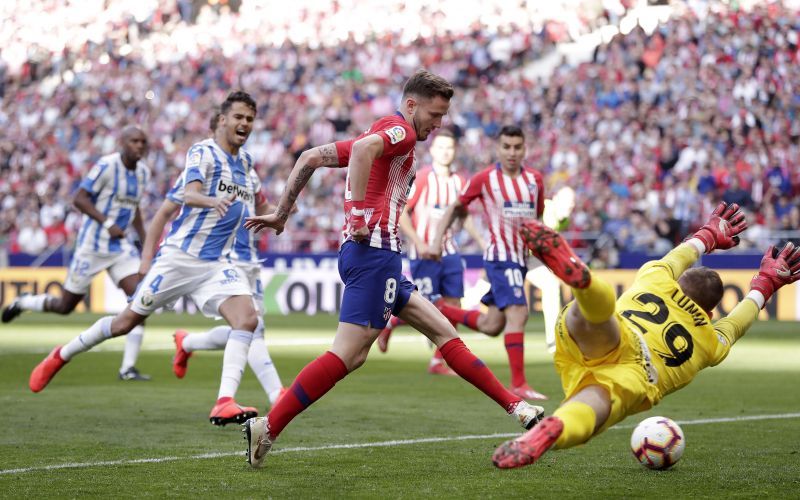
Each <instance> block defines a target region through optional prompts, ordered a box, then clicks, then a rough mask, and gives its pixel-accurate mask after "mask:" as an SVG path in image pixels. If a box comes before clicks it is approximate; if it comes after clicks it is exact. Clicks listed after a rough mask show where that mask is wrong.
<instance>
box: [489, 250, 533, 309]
mask: <svg viewBox="0 0 800 500" xmlns="http://www.w3.org/2000/svg"><path fill="white" fill-rule="evenodd" d="M483 268H484V269H485V270H486V279H488V280H489V283H491V285H492V288H491V290H489V293H487V294H486V295H484V296H483V297H482V298H481V302H483V303H484V304H486V305H487V306H497V308H498V309H500V310H501V311H502V310H503V309H505V308H506V307H508V306H513V305H521V306H525V305H528V303H527V302H526V301H525V274H527V272H528V269H527V268H526V267H525V266H521V265H519V264H517V263H514V262H511V261H505V262H494V261H488V260H487V261H484V262H483Z"/></svg>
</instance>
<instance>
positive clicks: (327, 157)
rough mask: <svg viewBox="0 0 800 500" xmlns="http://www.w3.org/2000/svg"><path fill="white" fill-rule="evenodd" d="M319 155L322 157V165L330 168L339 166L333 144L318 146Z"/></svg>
mask: <svg viewBox="0 0 800 500" xmlns="http://www.w3.org/2000/svg"><path fill="white" fill-rule="evenodd" d="M317 149H319V154H320V156H322V164H323V165H327V166H331V165H338V164H339V154H338V153H337V152H336V145H335V144H333V143H330V144H325V145H323V146H319V148H317Z"/></svg>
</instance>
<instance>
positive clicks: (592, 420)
mask: <svg viewBox="0 0 800 500" xmlns="http://www.w3.org/2000/svg"><path fill="white" fill-rule="evenodd" d="M746 228H747V223H746V221H745V218H744V215H743V214H742V213H741V212H740V211H739V207H738V206H737V205H736V204H732V205H727V204H726V203H724V202H723V203H720V205H719V206H718V207H717V209H716V210H715V211H714V213H713V214H712V215H711V218H710V219H709V221H708V222H707V223H706V225H704V226H703V227H702V228H700V230H699V231H697V232H696V233H695V234H694V235H693V236H692V237H691V238H689V239H687V240H686V241H685V242H684V243H682V244H681V245H679V246H678V247H677V248H675V249H673V250H672V251H671V252H669V253H668V254H667V255H666V256H665V257H664V258H663V259H661V260H656V261H651V262H648V263H647V264H645V266H644V267H642V269H641V270H640V271H639V272H638V273H637V275H636V279H635V281H634V283H633V286H632V287H631V288H630V289H629V290H628V291H627V292H625V293H623V294H622V295H621V296H620V297H619V299H616V297H615V296H614V290H613V289H612V288H611V286H610V285H609V284H608V283H606V282H604V281H602V280H601V279H599V278H598V277H597V276H594V275H592V273H591V272H590V271H589V269H588V268H587V267H586V265H585V264H584V263H583V262H581V260H580V259H578V257H577V256H575V254H574V253H573V252H572V250H571V249H570V248H569V246H568V245H567V243H566V241H565V240H564V239H563V238H562V237H561V236H560V235H559V234H558V233H557V232H555V231H553V230H552V229H549V228H548V227H547V226H544V225H542V224H541V223H539V222H532V223H529V224H527V225H526V226H525V227H524V228H523V229H522V231H521V235H522V237H523V238H524V239H525V241H526V244H527V246H528V248H529V249H530V250H531V252H532V253H533V254H534V255H535V256H536V257H538V258H539V259H540V260H541V261H542V262H543V263H544V264H545V265H546V266H547V267H548V268H550V270H551V271H553V273H554V274H555V275H556V276H558V277H559V278H560V279H561V280H562V281H564V282H565V283H566V284H567V285H569V286H570V287H572V292H573V294H574V296H575V300H574V301H573V302H571V303H570V304H568V305H567V306H566V307H565V308H564V309H562V311H561V314H560V316H559V319H558V323H557V326H556V355H555V363H556V370H557V371H558V373H559V374H560V376H561V382H562V385H563V388H564V393H565V396H566V397H565V399H564V402H563V403H562V404H561V406H560V407H559V408H558V409H557V410H556V411H555V412H554V414H553V416H551V417H548V418H546V419H544V420H542V421H541V422H540V423H539V424H538V425H536V427H534V428H533V429H532V430H530V431H528V432H527V433H525V434H523V435H522V436H520V437H519V438H517V439H514V440H511V441H507V442H505V443H503V444H502V445H501V446H500V447H499V448H497V450H496V451H495V452H494V455H493V456H492V461H493V462H494V464H495V466H497V467H499V468H503V469H508V468H514V467H522V466H525V465H529V464H531V463H533V462H535V461H536V460H538V459H539V457H541V456H542V454H544V452H546V451H547V450H549V449H550V448H553V447H555V448H559V449H563V448H570V447H572V446H576V445H578V444H582V443H585V442H587V441H588V440H589V439H591V438H592V436H595V435H597V434H599V433H601V432H603V431H604V430H606V429H607V428H609V427H611V426H612V425H614V424H616V423H618V422H620V421H622V420H623V419H624V418H625V417H627V416H628V415H633V414H634V413H638V412H641V411H645V410H647V409H649V408H651V407H652V406H653V405H655V404H657V403H658V402H659V401H660V400H661V398H663V397H664V396H666V395H667V394H670V393H672V392H674V391H676V390H678V389H680V388H681V387H684V386H685V385H686V384H688V383H689V382H691V381H692V379H694V377H695V375H696V374H697V372H699V371H700V370H702V369H703V368H706V367H709V366H715V365H717V364H719V363H720V362H721V361H722V360H723V359H725V357H726V356H727V355H728V352H729V351H730V348H731V346H732V345H733V344H734V343H735V342H736V341H737V340H738V339H739V338H741V337H742V335H744V333H745V332H746V331H747V329H748V328H749V327H750V325H751V324H752V323H753V321H755V319H756V317H757V316H758V313H759V311H760V310H761V308H762V307H764V304H765V303H766V301H767V300H769V298H770V297H771V296H772V294H773V293H774V292H775V291H776V290H777V289H779V288H780V287H782V286H783V285H787V284H789V283H793V282H795V281H797V280H798V279H800V247H797V248H796V247H795V246H794V245H793V244H792V243H787V244H786V245H785V246H784V247H783V249H781V250H780V251H778V250H777V249H776V248H775V247H771V248H770V249H769V250H768V251H767V253H766V254H765V255H764V258H763V259H762V261H761V268H760V270H759V272H758V274H756V276H755V277H753V280H752V282H751V283H750V292H749V293H748V294H747V296H746V297H745V298H744V299H743V300H742V301H741V302H739V304H738V305H737V306H736V307H735V308H734V309H733V310H732V311H731V313H730V314H729V315H728V316H727V317H725V318H723V319H721V320H719V321H717V322H715V323H713V324H712V322H711V315H712V311H713V310H714V308H715V307H716V306H717V304H719V301H720V300H721V298H722V294H723V286H722V280H721V279H720V277H719V275H718V274H717V273H716V272H715V271H713V270H711V269H709V268H706V267H695V268H691V269H690V267H691V266H692V264H694V262H695V261H696V260H697V258H698V257H699V256H700V255H702V254H703V253H711V252H713V251H714V250H716V249H723V250H724V249H729V248H733V247H735V246H736V245H737V244H738V243H739V237H738V234H739V233H741V232H742V231H744V230H745V229H746Z"/></svg>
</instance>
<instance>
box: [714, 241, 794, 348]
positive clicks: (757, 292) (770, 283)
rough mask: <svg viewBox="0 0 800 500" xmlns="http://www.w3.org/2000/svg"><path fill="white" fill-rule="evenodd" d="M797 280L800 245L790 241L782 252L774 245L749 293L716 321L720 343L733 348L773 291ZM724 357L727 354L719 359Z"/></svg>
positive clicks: (763, 261)
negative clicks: (797, 245)
mask: <svg viewBox="0 0 800 500" xmlns="http://www.w3.org/2000/svg"><path fill="white" fill-rule="evenodd" d="M797 280H800V247H795V246H794V245H793V244H792V243H786V245H784V247H783V248H782V249H781V250H780V252H779V251H778V250H777V249H776V248H775V247H774V246H772V247H770V248H769V249H768V250H767V252H766V254H764V258H762V259H761V267H760V268H759V270H758V274H756V275H755V276H754V277H753V280H752V281H751V282H750V291H749V292H748V294H747V296H746V297H745V298H744V299H743V300H742V301H741V302H739V304H737V305H736V307H734V308H733V310H732V311H731V312H730V314H728V315H727V316H726V317H725V318H723V319H721V320H719V321H717V322H716V323H715V324H714V330H715V331H716V332H717V334H718V335H719V336H720V342H721V343H723V344H726V345H725V346H723V347H727V348H728V349H730V346H732V345H733V344H734V343H736V341H737V340H739V339H740V338H742V336H743V335H744V334H745V333H746V332H747V330H748V329H749V328H750V326H751V325H752V324H753V322H754V321H755V320H756V318H757V317H758V313H759V311H761V309H762V308H763V307H764V304H766V303H767V301H768V300H769V299H770V297H772V294H774V293H775V292H776V291H777V290H778V289H779V288H781V287H782V286H784V285H788V284H790V283H794V282H795V281H797ZM723 358H724V355H722V356H721V357H719V359H718V360H717V362H719V361H722V359H723Z"/></svg>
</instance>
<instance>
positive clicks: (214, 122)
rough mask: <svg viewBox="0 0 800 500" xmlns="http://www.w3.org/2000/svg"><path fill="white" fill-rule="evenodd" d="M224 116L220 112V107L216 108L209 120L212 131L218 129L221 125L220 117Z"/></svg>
mask: <svg viewBox="0 0 800 500" xmlns="http://www.w3.org/2000/svg"><path fill="white" fill-rule="evenodd" d="M220 116H222V113H220V112H219V109H216V108H214V114H213V115H211V119H210V120H209V121H208V128H209V130H211V132H214V131H216V130H217V125H219V117H220Z"/></svg>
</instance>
